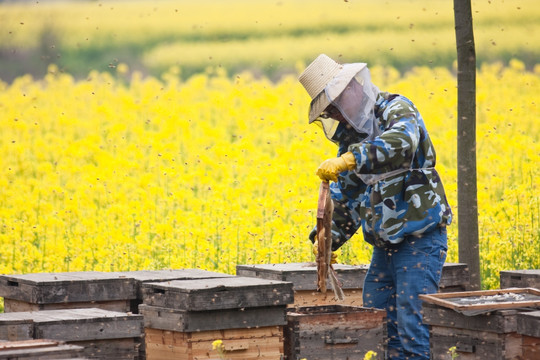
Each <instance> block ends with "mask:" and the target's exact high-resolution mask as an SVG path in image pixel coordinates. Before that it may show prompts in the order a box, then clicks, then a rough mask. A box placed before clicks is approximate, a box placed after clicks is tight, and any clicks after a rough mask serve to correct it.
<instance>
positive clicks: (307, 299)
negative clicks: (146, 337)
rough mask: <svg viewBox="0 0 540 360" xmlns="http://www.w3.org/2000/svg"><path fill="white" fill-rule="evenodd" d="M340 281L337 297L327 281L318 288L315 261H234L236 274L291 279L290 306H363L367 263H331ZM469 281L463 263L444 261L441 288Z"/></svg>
mask: <svg viewBox="0 0 540 360" xmlns="http://www.w3.org/2000/svg"><path fill="white" fill-rule="evenodd" d="M333 267H334V269H335V271H336V275H337V278H338V280H339V281H340V282H341V284H342V288H343V292H344V293H345V299H344V300H343V301H337V300H336V299H335V297H334V292H333V291H332V289H331V285H330V284H329V290H328V291H327V293H326V294H322V293H320V292H317V267H316V265H315V263H290V264H262V265H237V267H236V274H237V275H238V276H249V277H256V278H262V279H269V280H278V281H288V282H292V283H293V289H294V304H293V306H296V307H298V306H315V305H335V304H339V305H349V306H362V289H363V286H364V278H365V276H366V273H367V270H368V265H342V264H334V266H333ZM468 285H469V272H468V269H467V266H466V265H465V264H452V263H447V264H445V265H444V267H443V272H442V276H441V282H440V286H441V291H445V292H448V291H463V290H466V287H467V286H468Z"/></svg>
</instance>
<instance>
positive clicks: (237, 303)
mask: <svg viewBox="0 0 540 360" xmlns="http://www.w3.org/2000/svg"><path fill="white" fill-rule="evenodd" d="M142 290H143V303H144V304H146V305H152V306H160V307H164V308H171V309H179V310H189V311H207V310H218V309H240V308H246V307H263V306H279V305H286V304H291V303H292V302H293V300H294V295H293V290H292V283H290V282H284V281H272V280H266V279H258V278H251V277H241V276H232V277H226V278H210V279H197V280H173V281H167V282H152V283H144V284H143V285H142Z"/></svg>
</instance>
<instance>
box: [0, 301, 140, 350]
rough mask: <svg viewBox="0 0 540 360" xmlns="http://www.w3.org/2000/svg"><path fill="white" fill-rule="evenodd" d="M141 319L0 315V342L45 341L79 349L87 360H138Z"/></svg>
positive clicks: (79, 313) (90, 313)
mask: <svg viewBox="0 0 540 360" xmlns="http://www.w3.org/2000/svg"><path fill="white" fill-rule="evenodd" d="M142 336H143V317H142V315H131V314H127V313H123V312H116V311H109V310H103V309H97V308H86V309H59V310H41V311H30V312H26V311H22V312H11V313H4V314H0V339H2V340H7V341H20V340H31V339H48V340H59V341H65V342H66V343H67V344H70V345H77V346H81V347H82V348H83V354H84V356H85V357H86V358H89V359H122V360H124V359H126V360H127V359H129V360H135V359H139V347H140V346H141V341H142Z"/></svg>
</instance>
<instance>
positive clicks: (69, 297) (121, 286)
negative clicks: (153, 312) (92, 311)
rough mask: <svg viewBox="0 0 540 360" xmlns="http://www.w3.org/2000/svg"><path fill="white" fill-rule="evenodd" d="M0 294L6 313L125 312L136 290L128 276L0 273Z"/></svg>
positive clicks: (79, 273)
mask: <svg viewBox="0 0 540 360" xmlns="http://www.w3.org/2000/svg"><path fill="white" fill-rule="evenodd" d="M0 297H3V298H4V311H5V312H14V311H38V310H54V309H66V308H72V309H73V308H101V309H105V310H111V311H121V312H128V311H130V306H131V301H132V300H134V299H136V297H137V292H136V284H135V281H134V280H133V279H131V278H126V277H123V276H118V275H115V274H114V273H106V272H98V271H84V272H66V273H35V274H22V275H1V276H0Z"/></svg>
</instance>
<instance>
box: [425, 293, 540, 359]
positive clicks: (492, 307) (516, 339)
mask: <svg viewBox="0 0 540 360" xmlns="http://www.w3.org/2000/svg"><path fill="white" fill-rule="evenodd" d="M420 297H421V298H422V300H423V301H424V304H423V312H424V323H426V324H428V325H429V327H430V344H431V352H432V358H433V359H435V360H439V359H441V360H442V359H448V358H449V354H448V352H449V349H450V348H452V347H455V353H456V354H457V355H459V359H464V360H465V359H466V360H469V359H474V360H483V359H498V360H515V359H529V358H527V357H523V346H522V344H523V337H522V334H520V333H519V332H518V325H517V324H518V320H517V319H518V316H522V315H521V314H522V313H523V311H526V310H527V309H530V310H531V311H532V310H533V309H535V308H538V307H540V290H536V289H531V288H527V289H504V290H486V291H466V292H455V293H439V294H431V295H421V296H420ZM531 359H534V358H531Z"/></svg>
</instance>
